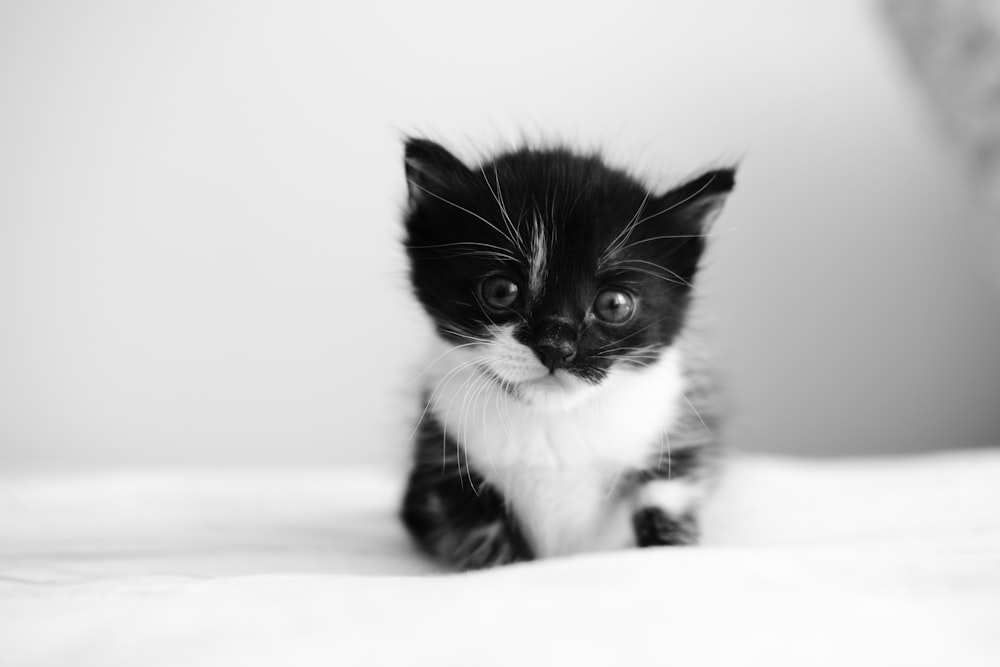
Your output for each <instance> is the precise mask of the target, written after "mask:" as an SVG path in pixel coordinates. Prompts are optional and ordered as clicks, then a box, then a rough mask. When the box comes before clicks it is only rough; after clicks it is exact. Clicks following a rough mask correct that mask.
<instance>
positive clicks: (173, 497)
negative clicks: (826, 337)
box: [0, 450, 1000, 666]
mask: <svg viewBox="0 0 1000 667" xmlns="http://www.w3.org/2000/svg"><path fill="white" fill-rule="evenodd" d="M401 479H402V475H401V473H399V472H397V471H391V470H381V469H345V468H331V469H323V470H295V469H287V470H204V469H203V470H171V471H163V470H160V471H148V470H119V471H103V472H94V471H90V472H51V471H49V472H42V471H34V472H27V471H20V472H18V471H7V472H5V473H0V665H5V666H13V665H241V666H246V665H272V664H281V665H285V664H288V665H313V664H315V665H367V664H371V665H383V664H400V663H403V664H418V665H419V664H434V665H442V664H444V665H449V664H456V665H457V664H474V665H512V664H546V665H552V664H605V665H608V664H624V663H625V662H626V661H630V660H634V661H638V662H639V664H667V663H672V664H679V665H724V664H758V663H760V664H764V663H766V664H771V665H774V664H778V665H783V664H789V665H802V664H810V665H827V664H829V665H834V664H837V665H844V664H851V665H858V664H862V665H892V664H905V665H932V664H933V665H939V664H961V665H993V666H995V665H998V664H1000V450H979V451H966V452H956V453H949V454H935V455H923V456H916V457H908V458H895V459H853V460H841V461H795V460H790V459H780V458H750V457H742V458H736V459H734V461H733V462H732V463H731V464H730V466H729V467H728V470H727V473H726V475H725V477H724V479H723V482H722V483H721V484H720V486H719V488H718V490H717V492H716V494H715V496H714V497H713V500H712V501H711V503H710V505H709V506H708V508H707V510H706V514H705V525H704V533H705V544H704V545H703V546H700V547H695V548H663V549H645V550H630V551H623V552H614V553H605V554H593V555H587V556H580V557H574V558H565V559H558V560H551V561H544V562H535V563H527V564H523V565H517V566H511V567H507V568H501V569H498V570H493V571H489V572H479V573H470V574H448V573H444V572H441V571H440V570H438V569H437V568H436V566H435V565H434V564H433V563H431V562H429V561H428V560H426V559H424V558H423V557H422V556H420V555H419V554H418V553H417V552H416V551H415V550H414V549H413V547H412V546H411V544H410V543H409V541H408V539H407V537H406V535H405V534H404V532H403V531H402V528H401V526H400V525H399V523H398V521H397V519H396V506H397V503H398V498H399V494H400V491H401Z"/></svg>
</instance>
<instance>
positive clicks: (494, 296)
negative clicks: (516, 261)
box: [483, 278, 517, 307]
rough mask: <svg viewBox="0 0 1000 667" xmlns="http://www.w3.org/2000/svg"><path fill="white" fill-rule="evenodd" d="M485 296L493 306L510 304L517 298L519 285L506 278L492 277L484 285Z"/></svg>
mask: <svg viewBox="0 0 1000 667" xmlns="http://www.w3.org/2000/svg"><path fill="white" fill-rule="evenodd" d="M483 298H484V299H486V302H487V303H489V304H490V305H491V306H499V307H506V306H509V305H511V304H512V303H514V301H515V300H516V299H517V285H516V284H514V283H513V282H512V281H510V280H507V279H506V278H490V279H489V280H487V281H486V284H484V285H483Z"/></svg>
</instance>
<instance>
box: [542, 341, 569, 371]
mask: <svg viewBox="0 0 1000 667" xmlns="http://www.w3.org/2000/svg"><path fill="white" fill-rule="evenodd" d="M535 354H536V355H538V358H539V359H541V360H542V363H543V364H545V367H546V368H548V369H549V372H555V370H556V369H557V368H563V367H565V366H566V364H568V363H569V362H571V361H573V357H575V356H576V345H574V344H573V343H571V342H570V341H568V340H564V341H558V342H557V343H556V344H555V345H537V346H535Z"/></svg>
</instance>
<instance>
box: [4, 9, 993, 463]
mask: <svg viewBox="0 0 1000 667" xmlns="http://www.w3.org/2000/svg"><path fill="white" fill-rule="evenodd" d="M890 4H891V3H890ZM888 16H889V15H888V13H887V11H886V9H885V6H883V5H881V4H879V3H875V2H865V1H862V0H842V1H840V2H836V3H834V2H827V3H801V2H794V1H792V0H788V1H768V2H757V3H745V2H737V1H735V0H734V1H722V0H712V1H706V2H700V3H679V2H676V3H675V2H642V3H640V2H619V3H615V4H614V8H613V9H612V8H611V5H609V4H608V3H606V2H602V3H598V2H538V1H537V0H534V1H532V2H528V1H523V0H509V1H508V2H506V3H504V4H503V5H502V6H500V5H497V4H496V3H489V4H487V3H479V4H476V5H473V4H472V3H461V2H440V1H438V2H421V3H414V2H402V1H392V2H379V3H332V2H322V1H319V0H315V1H313V0H282V1H281V2H277V1H272V2H259V1H253V0H243V1H240V2H221V1H219V0H197V1H183V0H182V1H174V2H170V3H157V2H134V1H128V2H125V1H123V2H112V1H107V0H88V1H85V2H52V1H48V0H32V1H31V2H4V3H2V4H0V466H14V465H58V466H81V465H84V466H95V465H165V464H212V465H259V464H286V463H287V464H327V463H399V462H402V461H405V460H406V459H407V457H408V455H409V451H408V448H407V447H406V445H405V440H406V438H407V436H408V435H409V432H410V429H411V426H412V419H413V417H414V416H415V414H416V412H415V395H414V394H415V389H416V385H415V384H414V383H413V379H414V378H415V377H416V376H417V374H418V373H419V372H420V369H421V368H422V364H421V361H422V360H423V355H424V352H425V350H426V348H427V344H428V341H429V337H430V331H429V329H428V327H427V325H426V324H425V322H424V321H423V317H422V315H421V314H420V312H419V311H418V310H417V309H416V307H415V306H414V304H413V303H412V301H411V300H410V299H409V298H408V294H407V282H406V276H405V267H404V263H403V256H402V253H401V252H400V250H399V248H398V243H399V238H400V230H399V218H400V211H401V207H402V204H403V201H404V194H405V186H404V181H403V169H402V161H401V156H402V151H401V137H402V136H403V135H404V134H407V133H412V134H419V135H424V136H429V137H431V138H435V139H437V140H439V141H442V142H443V143H445V144H446V145H448V146H449V147H451V148H453V149H454V150H455V151H456V152H457V153H459V154H461V155H463V156H465V157H467V158H469V159H470V160H471V159H474V158H475V157H476V156H478V155H481V154H483V153H484V152H487V151H489V150H491V149H494V148H497V147H501V146H504V145H509V144H510V143H511V142H516V141H518V140H519V138H521V137H527V138H533V139H538V138H548V139H560V140H565V141H568V142H571V143H572V144H574V145H580V146H584V147H588V148H589V147H601V148H603V149H604V150H605V151H606V153H607V154H608V156H609V158H610V160H611V161H612V162H614V163H615V164H618V165H622V166H629V167H631V168H634V169H636V170H638V171H639V173H641V174H642V175H643V176H644V177H645V178H646V179H647V181H648V183H649V184H650V185H652V186H655V187H658V188H659V187H666V186H668V185H670V184H672V183H676V182H677V181H679V180H680V179H681V178H683V177H684V176H685V175H687V174H689V173H690V172H692V171H696V170H698V169H701V168H704V167H707V166H711V165H717V164H720V163H726V162H733V161H739V163H740V178H739V183H738V190H737V192H736V194H735V195H734V196H733V197H732V199H731V200H730V205H729V206H728V208H727V210H726V212H725V213H724V214H723V217H722V218H721V219H720V220H719V221H718V222H717V226H716V231H718V232H719V234H718V235H717V236H716V237H715V238H714V239H713V241H714V244H715V245H714V247H713V249H712V252H711V255H710V257H709V260H708V263H707V268H706V272H705V274H704V276H703V277H704V288H705V292H706V300H705V304H704V305H705V306H706V310H707V311H708V312H709V313H710V314H711V318H712V320H713V321H714V326H715V329H716V331H717V334H718V339H719V350H720V353H721V355H722V357H723V359H724V360H725V368H726V372H727V373H728V375H729V376H730V378H731V386H732V389H733V394H734V404H735V416H734V421H733V427H732V433H731V439H732V441H733V443H734V444H735V445H737V446H738V447H740V448H742V449H746V450H749V451H763V452H780V453H785V454H795V455H803V456H817V455H822V456H839V455H858V454H886V453H896V452H913V451H927V450H937V449H947V448H955V447H978V446H985V445H996V444H998V443H1000V290H998V289H997V285H998V283H1000V278H998V275H997V271H998V269H997V266H996V261H995V257H994V256H993V255H991V254H990V251H989V250H988V249H987V248H986V247H984V245H985V244H984V243H983V238H984V237H983V234H982V233H981V230H982V221H981V218H982V213H981V211H980V209H979V207H978V205H977V204H976V201H977V199H976V193H975V192H974V188H972V187H971V186H970V178H969V174H968V171H967V170H964V169H963V165H962V162H961V159H960V155H961V152H960V151H959V150H957V149H956V148H955V146H954V142H953V140H952V139H950V136H951V135H949V133H948V131H947V129H946V128H944V127H943V126H942V124H941V123H939V122H938V119H937V116H936V115H935V112H934V111H933V106H932V105H931V104H929V103H928V97H927V95H925V94H924V91H923V90H922V89H921V88H920V86H919V85H918V84H917V78H915V77H914V73H915V71H917V70H916V69H914V67H913V61H912V59H911V58H910V57H908V56H907V55H906V52H905V49H903V48H902V47H901V45H900V42H899V41H898V33H897V32H895V31H894V29H893V28H892V27H891V26H892V23H891V21H889V20H888Z"/></svg>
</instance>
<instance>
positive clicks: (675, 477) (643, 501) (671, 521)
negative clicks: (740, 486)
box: [632, 447, 707, 547]
mask: <svg viewBox="0 0 1000 667" xmlns="http://www.w3.org/2000/svg"><path fill="white" fill-rule="evenodd" d="M702 454H703V451H702V450H701V449H700V448H698V447H692V448H689V449H684V450H681V451H678V452H673V453H672V454H671V455H670V456H669V458H667V457H666V456H664V457H663V460H658V462H657V463H658V465H655V466H653V467H650V468H649V469H647V470H644V471H641V472H640V473H639V474H638V476H637V482H638V485H637V488H636V492H635V507H636V509H635V511H634V513H633V514H632V528H633V530H634V531H635V538H636V543H637V544H638V545H639V546H640V547H650V546H665V545H683V544H695V543H697V542H698V536H699V531H698V517H697V510H698V506H699V504H700V503H701V500H702V498H703V497H704V495H705V491H706V486H707V480H706V479H705V476H704V473H705V468H704V465H703V461H702V456H701V455H702Z"/></svg>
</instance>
